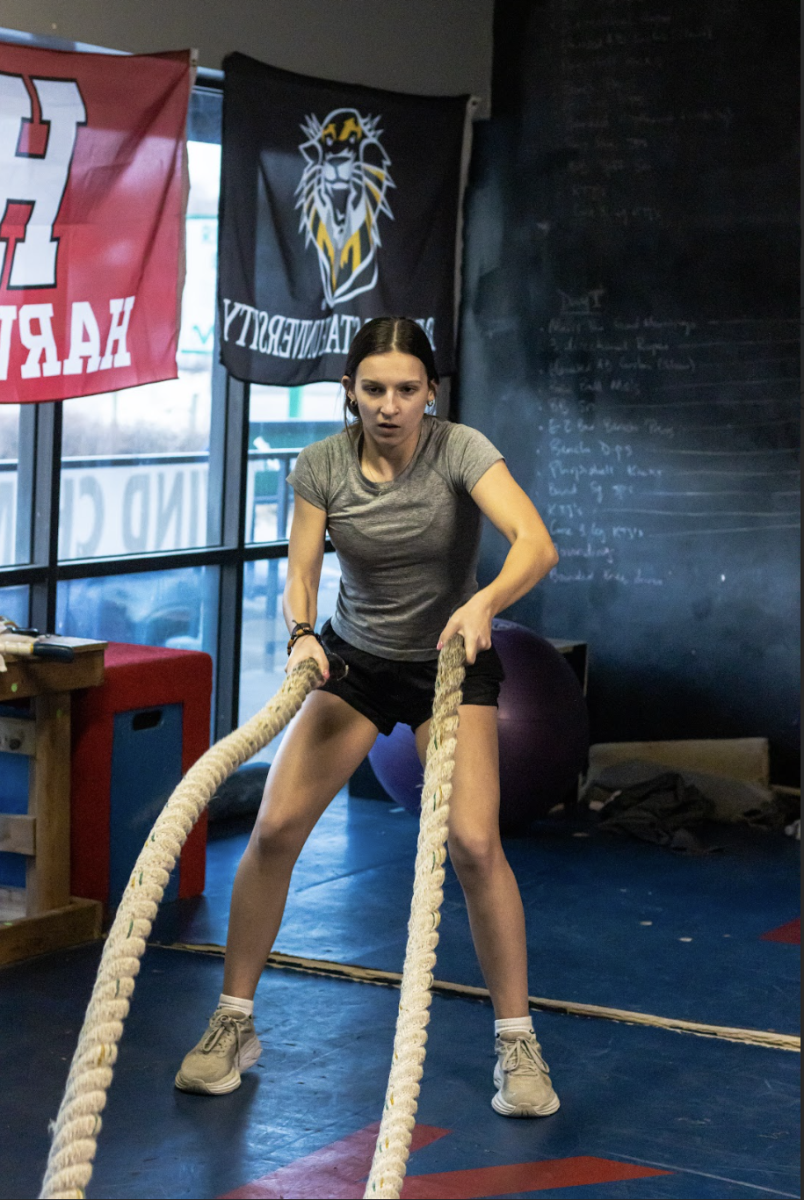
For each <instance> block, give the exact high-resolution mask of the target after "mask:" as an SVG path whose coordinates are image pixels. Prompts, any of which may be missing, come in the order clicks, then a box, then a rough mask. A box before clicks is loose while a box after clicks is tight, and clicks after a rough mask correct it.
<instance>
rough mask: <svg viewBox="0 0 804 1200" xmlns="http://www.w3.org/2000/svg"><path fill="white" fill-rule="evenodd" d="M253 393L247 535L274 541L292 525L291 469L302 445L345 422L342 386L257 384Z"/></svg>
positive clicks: (332, 431) (249, 537)
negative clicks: (289, 483) (283, 386)
mask: <svg viewBox="0 0 804 1200" xmlns="http://www.w3.org/2000/svg"><path fill="white" fill-rule="evenodd" d="M250 393H251V403H250V406H249V450H248V482H247V493H246V514H247V517H248V519H249V524H248V527H247V530H246V540H247V541H248V542H256V543H260V542H273V541H276V540H277V539H280V538H286V537H287V536H288V531H289V529H290V519H291V516H292V513H293V491H292V489H291V488H290V487H289V486H288V483H287V474H288V472H289V471H290V469H291V467H292V466H293V464H294V462H295V461H296V456H297V454H298V453H299V450H300V449H301V448H302V447H303V446H307V445H309V444H310V442H318V441H320V440H321V439H322V438H325V437H329V435H330V434H332V433H337V432H338V430H339V429H342V428H343V417H342V416H341V412H342V409H341V399H340V387H339V386H338V385H337V384H334V383H313V384H308V385H307V386H306V387H295V388H280V387H265V386H264V385H262V384H252V385H251V388H250Z"/></svg>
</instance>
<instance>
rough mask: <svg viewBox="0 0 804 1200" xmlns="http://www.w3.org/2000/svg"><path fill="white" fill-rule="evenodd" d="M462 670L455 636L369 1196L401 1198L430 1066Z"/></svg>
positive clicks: (432, 746)
mask: <svg viewBox="0 0 804 1200" xmlns="http://www.w3.org/2000/svg"><path fill="white" fill-rule="evenodd" d="M464 673H465V656H464V647H463V638H462V637H460V636H457V637H454V638H452V639H451V640H450V641H449V642H448V643H447V645H446V646H445V647H444V649H443V650H442V651H441V656H440V658H439V660H438V676H437V679H436V691H435V700H434V703H433V719H432V721H431V723H430V741H429V744H428V746H427V760H426V765H425V770H424V787H423V788H422V815H421V825H420V827H419V841H418V845H417V849H416V874H415V878H414V883H413V900H412V901H411V906H410V920H409V922H408V945H407V950H406V952H405V965H404V969H403V972H402V986H401V992H400V996H399V1014H398V1016H397V1021H396V1035H395V1037H394V1053H393V1058H392V1060H391V1072H390V1075H389V1077H388V1089H387V1091H386V1094H385V1107H384V1108H383V1114H382V1121H381V1122H380V1132H379V1135H378V1137H377V1146H376V1149H375V1151H374V1161H373V1162H372V1164H371V1173H370V1175H369V1178H368V1183H367V1185H366V1190H365V1193H364V1197H370V1198H373V1197H383V1198H386V1197H387V1198H388V1200H398V1198H399V1195H400V1193H401V1191H402V1184H403V1182H404V1179H405V1170H406V1167H407V1161H408V1156H409V1154H410V1141H411V1137H412V1135H413V1128H414V1125H415V1124H416V1117H415V1113H416V1107H417V1106H416V1101H417V1099H418V1095H419V1080H420V1079H421V1077H422V1072H423V1070H424V1056H425V1053H426V1050H425V1042H426V1041H427V1022H428V1021H429V1019H430V1001H431V999H432V984H433V970H434V968H435V964H436V955H435V951H436V946H437V945H438V925H439V922H440V920H441V915H440V913H441V902H442V900H443V899H444V891H443V883H444V859H445V858H446V845H445V844H446V840H447V832H448V822H449V800H450V796H451V794H452V773H453V770H454V767H455V742H456V738H455V735H456V733H457V730H458V708H459V706H460V703H461V689H462V687H463V677H464Z"/></svg>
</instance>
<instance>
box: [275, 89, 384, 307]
mask: <svg viewBox="0 0 804 1200" xmlns="http://www.w3.org/2000/svg"><path fill="white" fill-rule="evenodd" d="M379 121H380V118H379V117H369V116H363V115H362V114H361V113H359V112H358V111H357V109H355V108H336V109H333V111H332V112H331V113H329V114H328V116H326V117H325V118H324V120H323V121H319V119H318V118H317V117H315V116H312V115H311V116H308V117H307V119H306V120H305V122H304V124H303V125H302V126H301V128H302V131H303V132H304V133H305V134H306V136H307V141H305V142H303V143H302V144H301V145H300V146H299V150H300V151H301V153H302V155H303V156H304V159H305V167H304V170H303V172H302V177H301V182H300V183H299V186H298V188H297V189H296V194H297V195H298V197H299V199H298V201H297V203H296V207H297V208H298V209H300V210H301V219H300V222H299V232H300V233H301V232H304V233H305V246H309V245H311V244H312V245H314V246H315V248H316V252H317V254H318V265H319V269H320V271H321V282H322V284H323V287H324V297H325V303H326V304H328V305H329V306H330V307H331V306H333V305H335V304H343V303H345V302H346V301H347V300H351V299H352V297H353V296H357V295H359V294H360V293H361V292H367V291H369V290H370V289H371V288H373V287H374V285H375V284H376V282H377V248H378V247H379V246H380V245H381V241H380V230H379V226H378V218H379V215H380V213H385V215H386V216H387V217H390V218H391V220H393V213H392V212H391V209H390V207H389V205H388V199H387V192H388V189H389V188H392V187H394V186H395V185H394V182H393V180H392V179H391V176H390V174H389V173H388V168H389V166H390V164H391V160H390V158H389V157H388V155H387V154H386V152H385V150H384V149H383V146H382V144H381V143H380V134H381V133H382V130H381V129H380V127H379Z"/></svg>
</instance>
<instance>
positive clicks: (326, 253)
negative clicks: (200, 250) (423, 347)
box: [218, 54, 468, 386]
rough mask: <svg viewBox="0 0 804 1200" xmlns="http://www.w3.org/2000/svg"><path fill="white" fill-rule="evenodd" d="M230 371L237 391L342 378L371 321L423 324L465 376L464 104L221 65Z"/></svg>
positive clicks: (221, 296) (226, 358) (246, 64)
mask: <svg viewBox="0 0 804 1200" xmlns="http://www.w3.org/2000/svg"><path fill="white" fill-rule="evenodd" d="M224 68H225V80H224V89H223V97H224V105H223V175H222V182H221V214H220V215H221V219H220V234H219V239H220V240H219V264H218V279H219V283H218V311H219V318H220V336H221V360H222V362H223V364H224V366H225V367H226V368H227V369H228V370H229V371H230V372H231V373H232V374H233V375H234V376H236V377H237V378H238V379H245V380H249V381H251V382H253V383H270V384H279V385H283V386H297V385H300V384H305V383H315V382H317V381H319V380H328V379H340V377H341V374H342V371H343V360H344V355H345V354H346V351H347V348H348V346H349V343H350V341H351V340H352V338H353V337H354V335H355V333H356V332H357V330H358V329H359V328H360V326H361V325H362V324H363V323H364V322H365V321H367V320H369V319H370V318H371V317H377V316H386V315H389V314H394V315H402V316H408V317H413V318H414V319H415V320H417V321H418V322H419V323H420V324H421V325H422V327H423V328H424V329H425V330H426V332H427V334H428V335H429V337H430V340H431V342H432V344H433V347H434V349H435V357H436V365H437V367H438V370H439V372H440V373H441V374H443V375H448V374H450V373H451V372H452V371H454V369H455V361H454V338H453V321H454V300H455V294H454V288H455V240H456V229H457V220H458V205H459V198H460V176H461V151H462V145H463V135H464V121H465V116H466V106H467V101H468V97H466V96H456V97H451V96H450V97H446V98H433V97H422V96H410V95H404V94H402V93H400V92H385V91H376V90H375V89H373V88H366V87H360V86H357V85H351V84H348V85H347V84H340V83H329V82H327V81H325V80H321V79H309V78H307V77H305V76H303V75H294V74H292V73H290V72H288V71H279V70H276V69H275V68H273V67H268V66H265V65H264V64H263V63H260V62H258V61H257V60H256V59H253V58H248V57H247V56H246V55H244V54H231V55H229V56H228V57H227V58H226V60H225V62H224Z"/></svg>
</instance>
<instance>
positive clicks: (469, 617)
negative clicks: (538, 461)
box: [438, 462, 558, 663]
mask: <svg viewBox="0 0 804 1200" xmlns="http://www.w3.org/2000/svg"><path fill="white" fill-rule="evenodd" d="M472 499H473V500H474V502H475V504H476V505H477V506H478V508H479V509H480V511H481V512H482V513H483V515H484V516H486V517H488V519H489V520H490V521H491V523H492V525H494V526H495V527H496V528H497V529H499V531H500V533H501V534H503V536H504V537H506V538H507V539H508V541H509V542H510V543H511V549H510V550H509V551H508V554H507V556H506V559H505V562H504V563H503V566H502V570H501V571H500V573H499V575H498V576H497V577H496V579H493V580H492V581H491V583H490V584H489V585H488V586H487V587H484V588H481V590H480V591H479V592H477V593H476V594H475V595H474V596H473V597H472V598H471V600H468V601H467V602H466V604H464V605H462V607H461V608H459V609H457V610H456V611H455V612H454V613H453V614H452V616H451V617H450V619H449V621H448V622H447V624H446V625H445V627H444V630H443V632H442V634H441V637H440V638H439V639H438V648H439V650H440V649H441V646H442V645H443V644H444V642H447V641H449V639H450V638H451V637H452V636H453V634H455V633H462V634H463V638H464V643H465V645H466V661H467V662H468V663H473V662H474V661H475V658H476V656H477V651H478V650H488V648H489V646H490V645H491V622H492V619H493V618H494V617H495V616H496V615H497V613H498V612H501V611H502V609H504V608H507V607H508V606H509V604H513V603H514V601H515V600H519V599H520V597H522V596H524V595H525V594H526V593H527V592H529V591H530V589H531V588H532V587H535V586H536V584H537V583H538V582H539V580H540V579H543V578H544V576H545V575H546V574H547V572H548V571H551V570H552V569H553V567H554V566H555V565H556V563H557V562H558V551H557V550H556V548H555V546H554V545H553V541H552V538H551V537H550V534H549V533H548V532H547V527H546V526H545V524H544V521H543V520H542V519H541V517H540V516H539V514H538V512H537V511H536V509H535V507H534V505H533V504H532V503H531V501H530V499H529V498H528V496H527V495H526V494H525V492H523V490H522V488H521V487H520V486H519V484H518V483H517V482H516V481H515V480H514V478H513V476H512V475H511V472H510V471H509V470H508V468H507V467H506V465H505V463H504V462H496V463H495V464H494V466H493V467H489V469H488V471H486V473H485V474H484V475H482V476H481V478H480V479H479V480H478V482H477V484H476V485H475V487H474V488H473V489H472Z"/></svg>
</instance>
